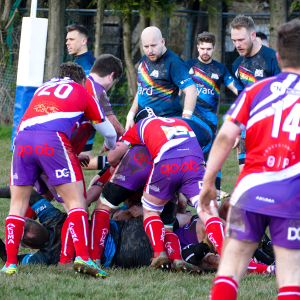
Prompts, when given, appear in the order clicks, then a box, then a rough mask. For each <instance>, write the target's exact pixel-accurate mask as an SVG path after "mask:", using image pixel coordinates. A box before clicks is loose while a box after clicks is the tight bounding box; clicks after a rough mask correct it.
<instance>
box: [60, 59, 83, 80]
mask: <svg viewBox="0 0 300 300" xmlns="http://www.w3.org/2000/svg"><path fill="white" fill-rule="evenodd" d="M58 72H59V75H58V78H65V77H70V78H71V79H72V80H74V81H75V82H77V83H79V84H81V82H82V80H85V79H86V76H85V73H84V70H83V68H82V66H80V65H78V64H77V63H74V62H70V61H69V62H66V63H63V64H61V65H60V66H59V70H58Z"/></svg>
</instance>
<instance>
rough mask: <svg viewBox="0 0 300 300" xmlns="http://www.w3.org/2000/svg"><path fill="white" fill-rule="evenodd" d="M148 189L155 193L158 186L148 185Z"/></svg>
mask: <svg viewBox="0 0 300 300" xmlns="http://www.w3.org/2000/svg"><path fill="white" fill-rule="evenodd" d="M149 189H150V190H152V191H154V192H157V193H159V192H160V190H159V187H157V186H155V185H149Z"/></svg>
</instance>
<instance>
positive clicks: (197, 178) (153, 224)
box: [108, 107, 223, 268]
mask: <svg viewBox="0 0 300 300" xmlns="http://www.w3.org/2000/svg"><path fill="white" fill-rule="evenodd" d="M135 121H136V125H134V126H133V127H132V128H130V129H129V130H128V131H127V132H126V133H125V134H124V135H123V136H122V137H121V139H120V141H119V142H118V143H117V144H116V147H115V149H114V150H113V151H111V152H110V153H109V156H108V161H109V163H110V164H111V165H112V166H113V167H115V166H117V165H118V163H119V162H120V160H121V159H122V157H123V155H124V154H125V153H126V152H127V151H128V149H129V148H130V147H132V146H133V145H140V144H143V145H145V146H146V147H147V148H148V151H149V153H150V155H151V159H152V160H153V166H152V170H151V172H150V175H149V177H148V180H147V183H146V185H145V188H144V193H143V197H142V203H143V215H144V227H145V231H146V233H147V234H148V236H149V238H150V240H151V244H152V247H153V250H154V259H153V260H152V263H151V266H152V267H154V268H158V267H160V266H161V265H167V264H168V263H169V260H168V257H167V255H166V253H165V251H164V236H165V228H164V224H163V222H162V221H161V219H160V217H159V215H160V213H161V212H162V210H163V208H164V205H165V204H167V203H168V201H169V200H170V199H171V198H172V197H173V195H174V193H175V192H176V191H177V192H180V193H183V194H184V195H185V197H186V198H187V199H188V200H190V202H191V203H193V204H194V205H195V207H196V209H197V211H198V200H197V199H198V195H199V193H200V189H201V181H202V178H203V175H204V159H203V153H202V150H201V148H200V146H199V143H198V142H197V139H196V136H195V133H194V132H193V131H192V130H191V128H190V127H189V125H188V124H187V123H186V122H184V121H183V120H180V119H176V118H161V117H157V116H156V115H155V112H154V111H153V109H151V108H149V107H146V108H144V109H142V110H141V111H140V112H139V113H138V114H137V115H136V118H135ZM213 209H214V211H215V215H214V217H211V216H209V218H206V214H205V213H203V214H201V212H200V214H201V216H202V218H203V219H204V221H205V223H206V231H207V233H208V236H209V237H210V239H211V240H213V241H214V244H215V246H216V247H217V249H218V251H221V249H220V248H219V247H218V245H219V242H218V241H219V240H220V239H223V225H222V222H221V220H220V219H219V218H218V217H217V216H218V214H217V211H216V209H215V208H213Z"/></svg>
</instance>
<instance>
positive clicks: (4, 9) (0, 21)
mask: <svg viewBox="0 0 300 300" xmlns="http://www.w3.org/2000/svg"><path fill="white" fill-rule="evenodd" d="M11 7H12V0H4V1H3V0H0V30H4V28H5V26H6V24H7V21H8V19H9V14H10V11H11Z"/></svg>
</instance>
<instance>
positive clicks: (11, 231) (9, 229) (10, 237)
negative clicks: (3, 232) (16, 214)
mask: <svg viewBox="0 0 300 300" xmlns="http://www.w3.org/2000/svg"><path fill="white" fill-rule="evenodd" d="M15 227H16V225H14V224H12V223H9V224H7V226H6V228H7V233H8V235H7V239H8V242H7V244H14V243H15V242H14V238H15V235H14V228H15Z"/></svg>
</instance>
